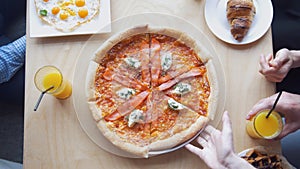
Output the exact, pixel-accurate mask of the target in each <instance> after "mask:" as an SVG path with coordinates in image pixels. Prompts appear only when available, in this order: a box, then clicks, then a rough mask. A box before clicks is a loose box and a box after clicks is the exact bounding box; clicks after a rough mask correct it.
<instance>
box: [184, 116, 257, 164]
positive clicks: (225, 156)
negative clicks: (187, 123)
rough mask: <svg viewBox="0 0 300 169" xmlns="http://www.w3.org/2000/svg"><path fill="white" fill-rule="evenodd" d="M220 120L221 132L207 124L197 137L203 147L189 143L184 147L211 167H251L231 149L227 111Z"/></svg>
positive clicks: (231, 140) (231, 142)
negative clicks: (221, 122)
mask: <svg viewBox="0 0 300 169" xmlns="http://www.w3.org/2000/svg"><path fill="white" fill-rule="evenodd" d="M222 120H223V130H222V132H221V131H219V130H217V129H215V128H213V127H212V126H207V127H206V128H205V130H204V132H203V133H201V135H200V136H199V137H198V139H197V142H198V143H199V144H200V145H201V146H202V147H203V149H200V148H198V147H195V146H193V145H191V144H188V145H186V148H187V149H188V150H190V151H191V152H193V153H194V154H196V155H198V156H199V157H200V158H201V159H202V160H203V161H204V162H205V163H206V164H207V165H208V166H209V167H210V168H213V169H222V168H229V169H235V168H244V169H253V168H254V167H253V166H252V165H251V164H249V163H248V162H247V161H245V160H244V159H242V158H240V157H238V156H237V155H236V154H235V153H234V151H233V138H232V129H231V122H230V119H229V116H228V113H227V112H225V113H224V115H223V119H222Z"/></svg>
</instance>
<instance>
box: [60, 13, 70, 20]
mask: <svg viewBox="0 0 300 169" xmlns="http://www.w3.org/2000/svg"><path fill="white" fill-rule="evenodd" d="M59 17H60V19H61V20H66V19H67V18H68V14H67V13H65V12H63V13H61V14H60V15H59Z"/></svg>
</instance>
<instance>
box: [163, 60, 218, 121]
mask: <svg viewBox="0 0 300 169" xmlns="http://www.w3.org/2000/svg"><path fill="white" fill-rule="evenodd" d="M210 66H212V65H211V62H210V61H209V62H207V64H206V67H198V68H193V69H191V70H190V71H188V72H186V73H184V74H182V75H180V76H178V77H176V78H175V79H172V80H170V81H168V82H166V83H163V84H161V85H160V86H159V87H158V89H159V90H161V91H165V94H166V95H167V96H169V97H171V98H173V99H174V100H175V101H177V102H179V103H181V104H182V105H184V106H186V107H188V108H190V109H192V110H193V111H195V112H197V113H199V114H201V115H203V116H207V117H209V118H210V119H213V118H214V113H215V109H216V102H217V98H216V95H217V93H218V91H217V90H212V89H215V88H214V85H215V84H214V80H209V79H213V78H215V73H214V72H213V71H211V70H210V69H206V68H207V67H210ZM208 112H210V114H208Z"/></svg>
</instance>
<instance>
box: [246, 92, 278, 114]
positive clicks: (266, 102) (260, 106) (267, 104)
mask: <svg viewBox="0 0 300 169" xmlns="http://www.w3.org/2000/svg"><path fill="white" fill-rule="evenodd" d="M273 96H274V95H273ZM273 96H271V97H267V98H264V99H261V100H260V101H258V102H257V103H256V104H255V105H254V106H253V107H252V109H251V110H250V111H249V112H248V113H247V116H246V120H250V119H251V118H252V117H254V116H255V115H256V114H257V112H259V111H261V110H264V109H271V108H272V105H273V102H274V99H273Z"/></svg>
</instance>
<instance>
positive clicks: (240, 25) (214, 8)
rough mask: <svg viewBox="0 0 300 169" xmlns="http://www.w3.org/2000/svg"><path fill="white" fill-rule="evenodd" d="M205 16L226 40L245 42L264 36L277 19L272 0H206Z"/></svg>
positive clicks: (210, 24)
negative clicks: (273, 20)
mask: <svg viewBox="0 0 300 169" xmlns="http://www.w3.org/2000/svg"><path fill="white" fill-rule="evenodd" d="M204 15H205V20H206V23H207V25H208V27H209V29H210V30H211V31H212V32H213V34H214V35H215V36H216V37H218V38H219V39H221V40H223V41H224V42H227V43H230V44H236V45H243V44H248V43H251V42H254V41H256V40H258V39H259V38H261V37H262V36H263V35H264V34H265V33H266V32H267V31H268V29H269V28H270V26H271V23H272V19H273V6H272V2H271V0H206V3H205V11H204Z"/></svg>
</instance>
